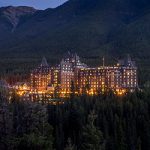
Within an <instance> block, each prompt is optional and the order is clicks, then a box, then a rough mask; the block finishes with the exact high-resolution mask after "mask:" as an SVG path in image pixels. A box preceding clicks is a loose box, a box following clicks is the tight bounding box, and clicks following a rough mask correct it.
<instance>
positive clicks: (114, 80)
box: [31, 53, 138, 97]
mask: <svg viewBox="0 0 150 150" xmlns="http://www.w3.org/2000/svg"><path fill="white" fill-rule="evenodd" d="M72 85H73V86H74V92H75V93H76V94H78V95H79V94H83V93H86V94H89V95H95V94H98V93H104V92H107V91H109V90H112V91H114V93H116V94H118V95H122V94H124V93H125V92H127V91H131V92H132V91H134V90H135V89H136V88H137V87H138V83H137V67H136V66H135V63H134V62H133V61H132V60H131V58H130V57H128V58H127V59H125V60H120V61H119V62H118V64H117V65H116V66H104V65H103V66H101V67H98V68H89V67H88V66H87V65H85V64H83V63H81V61H80V58H79V56H77V54H71V53H68V54H67V55H66V56H65V57H64V58H63V59H62V61H61V62H60V64H59V65H57V66H56V67H51V68H50V67H49V66H48V64H47V62H46V59H45V58H44V59H43V61H42V63H41V65H40V66H39V67H38V68H37V69H35V70H34V71H33V72H32V73H31V90H37V91H47V90H49V91H50V93H51V94H53V95H54V94H56V93H57V94H59V96H60V97H68V95H69V94H70V93H72Z"/></svg>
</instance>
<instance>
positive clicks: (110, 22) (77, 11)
mask: <svg viewBox="0 0 150 150" xmlns="http://www.w3.org/2000/svg"><path fill="white" fill-rule="evenodd" d="M7 9H8V10H7ZM4 12H5V13H4ZM0 16H1V17H0V57H1V60H5V59H6V58H11V59H9V60H11V61H12V60H13V59H15V61H16V62H15V63H16V65H17V64H18V63H20V61H22V60H23V62H24V63H26V62H28V63H29V64H30V63H31V62H32V61H33V59H35V61H36V60H38V58H40V57H42V56H43V55H46V56H47V57H48V59H49V62H50V63H56V62H57V61H58V60H59V59H60V58H61V56H62V54H63V53H65V52H66V51H68V50H72V51H76V52H78V53H79V54H80V55H81V56H82V57H84V58H87V57H89V56H90V57H92V56H93V57H95V56H98V57H99V60H90V59H85V60H84V61H86V62H87V63H91V64H96V63H97V64H100V62H101V61H100V58H101V57H102V56H103V55H105V56H106V57H107V58H108V59H107V60H113V58H118V57H120V56H124V55H126V54H127V53H130V54H131V56H132V57H134V59H135V60H136V61H137V65H138V66H139V67H140V68H142V69H144V70H145V72H146V75H145V76H146V77H147V78H149V79H150V76H149V75H148V74H149V72H150V71H149V66H150V65H149V62H150V61H149V58H150V51H149V48H150V44H149V40H150V34H149V33H150V20H149V16H150V2H149V0H142V1H140V0H132V1H131V0H69V1H68V2H66V3H65V4H63V5H62V6H59V7H57V8H55V9H46V10H44V11H37V10H35V9H33V8H28V7H7V8H1V9H0ZM18 57H19V58H20V59H18ZM7 62H8V61H7ZM93 62H94V63H93ZM108 63H109V62H108Z"/></svg>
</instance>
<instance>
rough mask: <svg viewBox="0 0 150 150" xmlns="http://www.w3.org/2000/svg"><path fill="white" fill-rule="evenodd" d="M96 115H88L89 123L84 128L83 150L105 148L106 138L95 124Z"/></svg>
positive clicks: (100, 149) (92, 113)
mask: <svg viewBox="0 0 150 150" xmlns="http://www.w3.org/2000/svg"><path fill="white" fill-rule="evenodd" d="M95 119H96V115H95V114H94V112H91V113H90V114H89V115H88V124H87V125H86V126H85V127H84V128H83V133H82V145H81V150H103V149H104V139H103V135H102V132H101V131H100V130H99V129H97V128H96V127H95V125H94V121H95Z"/></svg>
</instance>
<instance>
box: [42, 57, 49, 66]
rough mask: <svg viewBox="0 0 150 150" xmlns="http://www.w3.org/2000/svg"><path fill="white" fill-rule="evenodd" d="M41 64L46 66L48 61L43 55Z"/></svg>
mask: <svg viewBox="0 0 150 150" xmlns="http://www.w3.org/2000/svg"><path fill="white" fill-rule="evenodd" d="M41 66H48V63H47V60H46V58H45V57H43V58H42V62H41Z"/></svg>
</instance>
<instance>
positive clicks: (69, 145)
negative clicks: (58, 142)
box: [65, 138, 76, 150]
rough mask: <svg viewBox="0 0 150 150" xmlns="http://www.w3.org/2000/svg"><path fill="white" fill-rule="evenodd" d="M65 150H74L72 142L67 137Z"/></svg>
mask: <svg viewBox="0 0 150 150" xmlns="http://www.w3.org/2000/svg"><path fill="white" fill-rule="evenodd" d="M65 150H76V147H75V146H74V145H73V144H72V142H71V139H70V138H68V144H67V146H66V148H65Z"/></svg>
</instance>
